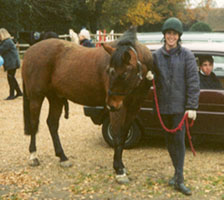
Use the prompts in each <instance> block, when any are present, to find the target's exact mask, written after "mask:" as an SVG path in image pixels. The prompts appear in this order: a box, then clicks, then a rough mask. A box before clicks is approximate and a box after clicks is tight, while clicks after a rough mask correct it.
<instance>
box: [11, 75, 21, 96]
mask: <svg viewBox="0 0 224 200" xmlns="http://www.w3.org/2000/svg"><path fill="white" fill-rule="evenodd" d="M13 88H14V90H16V96H15V98H17V97H20V96H23V93H22V91H21V90H20V88H19V84H18V82H17V80H16V78H15V77H13Z"/></svg>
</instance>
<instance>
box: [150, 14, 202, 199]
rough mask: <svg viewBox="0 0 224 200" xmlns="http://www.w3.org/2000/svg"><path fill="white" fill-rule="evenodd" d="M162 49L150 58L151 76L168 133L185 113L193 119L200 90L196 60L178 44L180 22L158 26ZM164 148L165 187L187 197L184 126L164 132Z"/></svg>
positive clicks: (169, 21) (173, 18)
mask: <svg viewBox="0 0 224 200" xmlns="http://www.w3.org/2000/svg"><path fill="white" fill-rule="evenodd" d="M162 33H163V35H164V45H163V46H162V47H161V48H160V49H158V50H157V51H156V52H155V53H154V54H153V58H154V70H153V71H154V76H155V84H156V92H157V96H158V103H159V109H160V113H161V116H162V119H163V122H164V124H165V125H166V127H167V128H169V129H174V128H176V127H177V126H178V124H179V123H180V121H181V120H182V118H183V117H184V115H185V113H188V118H191V119H193V120H195V119H196V109H197V108H198V101H199V94H200V87H199V76H198V70H197V64H196V59H195V57H194V55H193V53H192V52H191V51H190V50H188V49H186V48H184V47H182V46H181V44H180V41H181V35H182V33H183V25H182V22H181V21H180V20H179V19H177V18H175V17H171V18H169V19H167V20H166V21H165V22H164V24H163V26H162ZM165 138H166V144H167V148H168V152H169V155H170V157H171V161H172V164H173V167H174V176H173V177H172V178H171V179H170V181H169V185H170V186H174V188H175V189H176V190H178V191H180V192H181V193H183V194H185V195H191V194H192V192H191V190H190V188H188V187H186V186H185V184H184V175H183V169H184V158H185V124H184V126H183V127H182V129H180V130H178V131H177V132H176V133H168V132H165Z"/></svg>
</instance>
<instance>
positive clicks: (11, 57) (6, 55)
mask: <svg viewBox="0 0 224 200" xmlns="http://www.w3.org/2000/svg"><path fill="white" fill-rule="evenodd" d="M0 55H1V56H2V57H3V59H4V64H3V66H4V70H5V71H7V70H10V69H17V68H19V67H20V60H19V54H18V51H17V49H16V45H15V44H14V42H13V41H12V39H10V38H8V39H5V40H3V41H2V42H1V43H0Z"/></svg>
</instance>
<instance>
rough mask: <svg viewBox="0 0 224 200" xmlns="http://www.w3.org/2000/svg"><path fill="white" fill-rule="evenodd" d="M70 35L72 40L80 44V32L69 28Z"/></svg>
mask: <svg viewBox="0 0 224 200" xmlns="http://www.w3.org/2000/svg"><path fill="white" fill-rule="evenodd" d="M69 37H70V40H71V42H74V43H76V44H79V37H78V34H77V33H76V32H75V31H74V30H73V29H71V28H70V29H69Z"/></svg>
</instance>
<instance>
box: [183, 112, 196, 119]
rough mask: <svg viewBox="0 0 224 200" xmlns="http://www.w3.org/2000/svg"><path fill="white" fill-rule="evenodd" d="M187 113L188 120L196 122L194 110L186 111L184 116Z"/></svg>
mask: <svg viewBox="0 0 224 200" xmlns="http://www.w3.org/2000/svg"><path fill="white" fill-rule="evenodd" d="M186 113H188V118H190V119H193V120H196V117H197V112H196V110H186V111H185V114H186Z"/></svg>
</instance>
